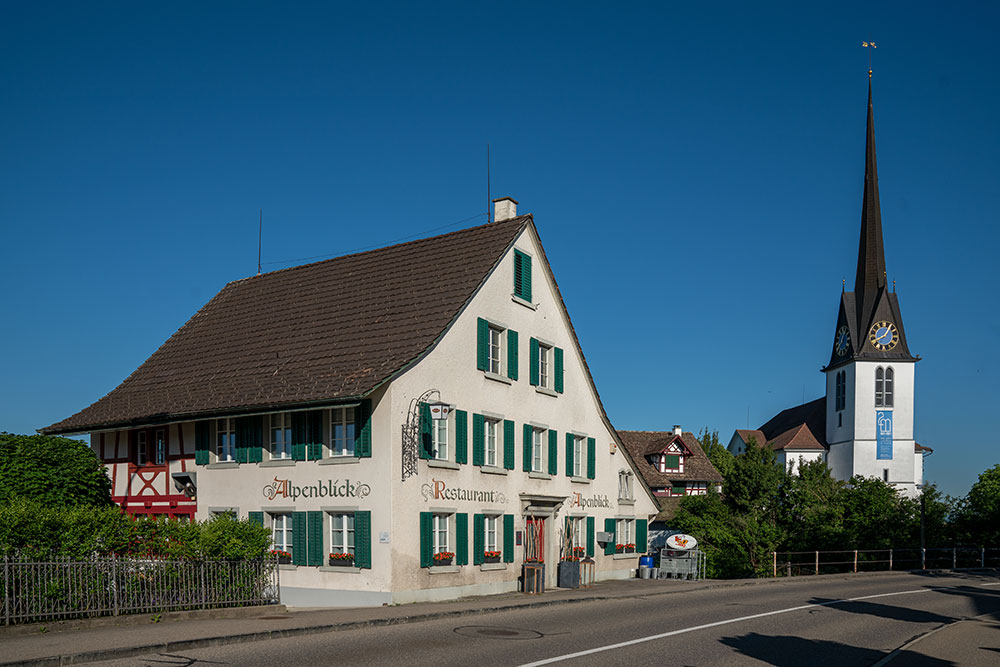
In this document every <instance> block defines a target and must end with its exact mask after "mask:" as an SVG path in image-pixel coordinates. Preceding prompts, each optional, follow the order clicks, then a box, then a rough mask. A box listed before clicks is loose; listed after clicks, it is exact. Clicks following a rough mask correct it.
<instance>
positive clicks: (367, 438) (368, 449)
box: [354, 398, 372, 563]
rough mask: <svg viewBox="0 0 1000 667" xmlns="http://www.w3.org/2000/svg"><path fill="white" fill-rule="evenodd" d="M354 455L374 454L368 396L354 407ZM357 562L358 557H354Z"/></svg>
mask: <svg viewBox="0 0 1000 667" xmlns="http://www.w3.org/2000/svg"><path fill="white" fill-rule="evenodd" d="M354 455H355V456H357V457H358V458H359V459H367V458H371V455H372V401H371V399H370V398H366V399H365V400H363V401H361V405H359V406H358V407H356V408H354ZM354 562H355V563H357V558H355V559H354Z"/></svg>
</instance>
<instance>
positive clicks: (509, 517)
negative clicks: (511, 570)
mask: <svg viewBox="0 0 1000 667" xmlns="http://www.w3.org/2000/svg"><path fill="white" fill-rule="evenodd" d="M503 562H505V563H513V562H514V515H513V514H504V515H503Z"/></svg>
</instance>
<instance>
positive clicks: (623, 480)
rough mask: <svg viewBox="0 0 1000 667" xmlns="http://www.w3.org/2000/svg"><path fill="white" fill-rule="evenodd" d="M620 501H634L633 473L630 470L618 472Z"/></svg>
mask: <svg viewBox="0 0 1000 667" xmlns="http://www.w3.org/2000/svg"><path fill="white" fill-rule="evenodd" d="M618 500H632V473H631V471H628V470H621V471H619V472H618Z"/></svg>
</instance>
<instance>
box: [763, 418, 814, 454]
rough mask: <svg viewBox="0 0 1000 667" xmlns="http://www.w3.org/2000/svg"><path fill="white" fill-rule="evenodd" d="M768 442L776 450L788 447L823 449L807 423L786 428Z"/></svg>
mask: <svg viewBox="0 0 1000 667" xmlns="http://www.w3.org/2000/svg"><path fill="white" fill-rule="evenodd" d="M768 444H769V445H770V446H771V449H773V450H774V451H776V452H777V451H781V450H788V449H820V450H822V449H825V447H823V445H821V444H820V443H819V440H817V439H816V437H815V436H814V435H813V433H812V431H811V430H809V426H808V425H807V424H799V425H798V426H795V427H792V428H790V429H788V430H787V431H785V432H784V433H782V434H780V435H779V436H778V437H777V438H775V439H774V440H772V441H771V442H769V443H768Z"/></svg>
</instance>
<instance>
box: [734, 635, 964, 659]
mask: <svg viewBox="0 0 1000 667" xmlns="http://www.w3.org/2000/svg"><path fill="white" fill-rule="evenodd" d="M719 641H720V642H722V643H723V644H724V645H726V646H729V647H730V648H733V649H735V650H736V651H737V652H738V653H740V654H741V655H745V656H747V657H750V658H755V659H757V660H761V661H763V662H766V663H768V664H771V665H776V666H777V667H802V665H809V666H810V667H820V666H822V665H830V666H831V667H843V666H844V665H871V664H873V663H875V662H878V661H879V660H881V659H882V658H884V657H885V656H886V655H887V653H885V652H883V651H877V650H875V649H870V648H860V647H857V646H848V645H847V644H841V643H840V642H832V641H826V640H823V639H803V638H802V637H790V636H785V635H779V636H777V637H775V636H769V635H760V634H757V633H756V632H751V633H750V634H746V635H742V636H740V637H723V638H722V639H720V640H719ZM896 660H898V661H899V662H898V663H897V664H899V665H907V666H908V667H909V666H911V665H918V666H920V667H948V666H950V665H955V664H957V663H954V662H952V661H950V660H939V659H937V658H928V657H926V656H923V655H920V654H918V653H913V652H911V651H903V652H901V653H899V654H898V655H897V656H896V657H895V658H893V662H895V661H896Z"/></svg>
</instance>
